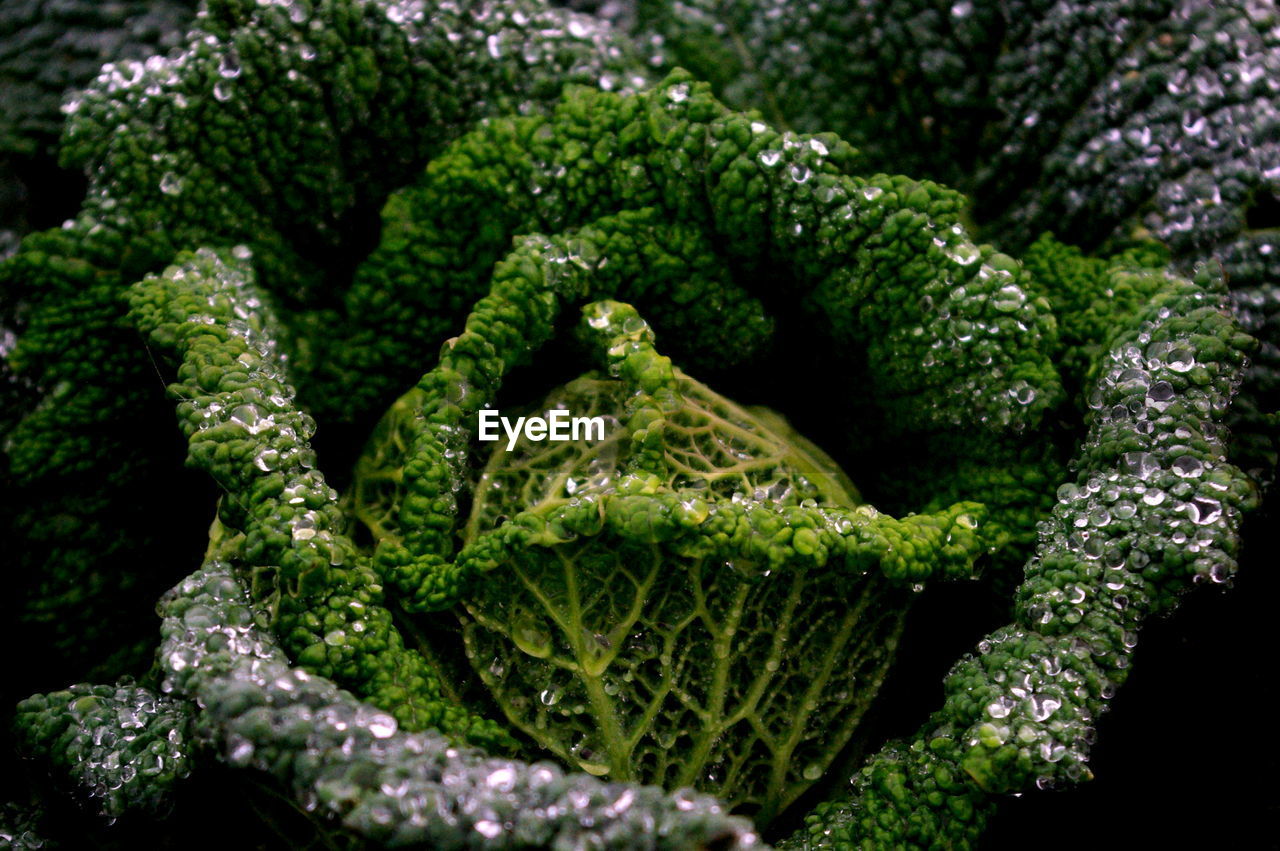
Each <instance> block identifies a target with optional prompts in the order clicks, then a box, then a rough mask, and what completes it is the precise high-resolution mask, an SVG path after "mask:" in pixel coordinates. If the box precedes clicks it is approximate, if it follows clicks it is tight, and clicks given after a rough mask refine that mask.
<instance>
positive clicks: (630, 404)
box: [356, 302, 984, 820]
mask: <svg viewBox="0 0 1280 851" xmlns="http://www.w3.org/2000/svg"><path fill="white" fill-rule="evenodd" d="M584 328H585V330H586V332H587V334H588V336H590V337H595V338H596V340H595V342H596V344H597V347H598V348H599V349H601V350H602V351H603V352H604V355H605V360H606V362H607V363H608V364H609V368H608V370H607V371H606V372H603V373H589V374H587V375H584V376H583V377H581V378H579V379H577V380H575V381H572V382H570V383H569V384H567V385H565V386H563V387H561V388H559V389H557V390H555V391H554V392H553V393H552V394H551V395H550V396H549V397H548V398H547V399H546V400H545V402H544V403H543V404H542V405H541V406H540V409H539V411H538V413H541V414H543V415H544V416H546V417H547V418H549V415H550V412H551V411H552V410H556V409H559V410H563V411H565V412H566V413H568V414H569V415H570V416H572V417H600V418H601V419H602V420H603V421H604V422H605V424H606V427H605V434H604V436H603V439H601V440H585V439H579V440H570V441H551V440H542V441H533V440H530V439H529V438H528V437H527V436H523V435H522V436H521V437H520V438H519V439H518V440H517V441H516V443H515V444H514V446H512V448H511V449H510V450H508V449H507V444H506V442H505V441H499V442H497V443H495V444H493V446H494V448H493V450H492V453H491V455H490V457H489V460H488V463H487V465H486V466H485V467H484V469H483V472H482V473H481V474H480V476H479V479H478V481H476V483H475V485H474V491H473V499H472V502H471V510H470V517H469V520H468V522H467V524H466V526H465V529H464V530H463V533H462V547H461V550H460V551H459V553H458V557H457V559H456V561H455V563H454V565H453V568H454V569H455V570H457V571H459V572H460V573H461V574H463V575H465V576H467V577H469V581H466V582H464V583H463V590H462V593H461V594H460V595H459V603H458V605H457V606H455V609H454V611H455V612H456V615H457V622H458V624H459V626H460V628H461V631H462V635H463V638H464V641H465V648H466V656H467V659H468V660H469V662H470V664H471V666H472V667H473V668H474V670H475V672H476V673H477V674H478V676H479V678H480V680H481V681H482V682H483V684H484V685H485V686H486V687H487V692H488V694H489V695H491V697H492V699H493V702H494V703H495V704H496V706H497V707H499V708H500V709H501V712H502V714H503V715H504V716H505V717H506V719H507V720H508V721H509V722H510V724H511V725H512V726H513V727H514V728H515V729H517V730H518V731H520V732H521V733H523V734H524V735H525V736H527V737H528V738H529V739H531V740H532V741H534V742H536V743H537V744H538V745H539V746H540V747H541V748H543V749H545V750H546V751H549V752H551V753H552V754H554V755H556V756H557V757H559V758H560V759H561V760H562V761H564V762H566V763H568V764H571V765H576V766H578V767H581V768H582V769H584V770H586V771H588V772H590V773H592V774H597V775H605V776H608V777H609V778H611V779H618V780H640V781H643V782H647V783H657V784H661V785H663V786H666V787H667V788H677V787H682V786H696V787H697V788H699V789H702V790H705V791H708V792H711V793H713V794H715V795H717V796H718V797H720V798H721V799H723V800H725V801H726V802H729V803H731V804H733V805H735V806H738V807H741V808H743V809H747V810H750V811H752V812H753V813H755V814H756V816H757V818H758V819H762V820H768V819H770V818H772V817H773V816H774V815H776V814H777V813H778V812H780V811H781V810H782V809H784V808H785V807H786V806H787V805H789V804H790V803H791V802H792V801H794V800H795V799H796V798H797V797H798V796H799V795H800V794H801V793H802V792H803V791H804V790H805V789H807V788H808V787H809V786H810V785H811V784H812V783H813V782H814V781H815V780H817V779H818V778H820V777H821V776H822V775H823V774H824V772H825V771H826V769H827V767H828V766H829V765H830V764H831V762H832V761H833V760H834V759H835V758H836V756H837V755H838V753H839V752H840V750H841V749H842V748H843V747H844V746H845V745H846V744H847V743H848V742H849V740H850V739H851V737H852V736H853V734H854V732H855V730H856V729H857V727H858V724H859V722H860V720H861V718H862V716H863V714H864V712H865V711H866V709H867V708H868V707H869V705H870V704H871V702H872V700H873V699H874V697H875V695H876V693H877V690H878V689H879V686H880V683H881V681H882V679H883V677H884V675H885V673H886V671H887V669H888V667H889V665H890V663H891V662H892V659H893V655H894V649H895V647H896V645H897V641H898V637H899V635H900V633H901V630H902V626H903V619H904V616H905V614H906V611H907V608H908V603H909V599H910V597H911V591H910V589H909V588H908V587H907V586H909V585H910V584H913V583H916V582H919V581H921V580H923V579H925V578H928V577H929V576H932V575H968V574H969V573H970V572H971V569H972V562H973V559H974V558H975V557H976V556H977V555H979V554H980V553H981V552H982V551H983V548H984V541H983V540H982V538H981V536H980V535H979V534H978V532H977V526H978V520H979V518H980V515H981V512H982V509H981V507H980V506H978V505H977V504H974V503H958V504H956V505H954V506H951V507H950V508H948V509H945V510H942V511H939V512H936V513H933V514H925V515H913V516H910V517H907V518H904V519H895V518H892V517H889V516H887V515H884V514H881V513H880V512H878V511H876V510H875V509H874V508H872V507H871V506H869V505H865V504H861V501H860V499H859V497H858V494H857V491H856V489H855V488H854V486H853V484H852V483H851V482H850V481H849V479H848V477H847V476H845V475H844V473H843V472H842V471H841V470H840V469H839V467H838V466H837V465H836V463H835V462H834V461H833V460H832V459H831V458H829V457H828V456H827V455H826V454H825V453H823V452H822V450H820V449H819V448H818V447H816V446H815V445H813V444H812V443H810V442H809V441H807V440H806V439H804V438H803V437H801V436H799V435H798V434H796V433H795V432H794V431H793V430H792V429H791V428H790V427H789V426H788V425H787V423H786V422H785V421H784V420H783V419H782V418H781V417H780V416H778V415H777V414H774V413H772V412H771V411H768V410H765V409H749V408H744V407H742V406H739V405H737V404H735V403H733V402H731V401H729V400H728V399H726V398H724V397H723V396H720V395H719V394H717V393H715V392H714V391H712V390H711V389H710V388H708V387H706V386H705V385H703V384H701V383H699V382H697V381H695V380H694V379H692V378H690V377H689V376H687V375H685V374H684V373H682V372H681V371H679V370H678V369H676V368H675V367H673V366H672V364H671V362H670V360H668V359H667V358H665V357H663V356H661V355H659V354H657V352H656V351H655V350H654V348H653V345H652V334H651V332H650V330H649V327H648V326H647V324H645V323H644V322H643V321H642V320H641V319H640V318H639V316H638V315H637V314H636V313H635V311H634V310H633V309H632V308H631V307H630V306H628V305H625V304H620V303H616V302H597V303H594V304H592V305H589V306H588V308H587V318H586V322H585V323H584ZM415 392H417V391H415ZM414 407H415V406H414V405H412V404H406V405H405V406H403V407H401V408H400V409H399V410H400V412H401V413H400V414H397V413H395V412H393V414H392V415H391V417H390V418H389V419H388V420H387V421H386V422H384V424H383V427H382V429H381V430H380V439H377V440H375V444H374V445H375V447H381V454H379V450H376V449H375V452H374V453H373V454H371V455H370V456H367V458H366V463H365V464H363V465H362V467H361V471H360V475H359V478H358V480H357V487H356V504H357V514H358V516H360V517H361V518H362V519H363V520H364V521H365V523H366V525H367V526H368V527H369V528H370V529H371V530H374V532H375V535H377V536H379V537H380V538H381V539H382V540H388V539H389V538H391V539H393V538H395V537H397V536H398V535H400V534H401V531H400V530H398V529H396V528H395V522H396V521H395V520H394V518H392V517H391V516H390V515H389V514H388V513H387V512H386V511H385V508H386V507H387V506H390V505H395V504H398V503H399V502H400V501H401V500H400V498H399V497H398V496H396V495H394V493H393V492H394V490H395V488H396V487H397V482H398V479H397V477H396V475H395V474H394V473H393V474H387V473H386V472H385V471H387V470H388V469H390V470H393V471H398V470H399V463H398V462H397V460H396V459H395V458H393V457H391V455H389V454H387V453H392V454H394V453H395V451H396V447H398V446H403V445H405V442H404V441H401V440H397V439H394V437H393V435H395V434H397V433H398V432H397V425H396V423H397V421H398V420H401V419H403V416H402V415H403V413H404V412H405V411H407V410H411V409H413V408H414ZM388 488H390V490H388Z"/></svg>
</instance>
